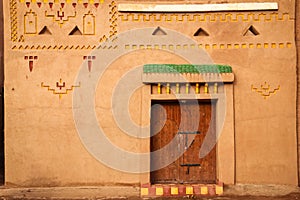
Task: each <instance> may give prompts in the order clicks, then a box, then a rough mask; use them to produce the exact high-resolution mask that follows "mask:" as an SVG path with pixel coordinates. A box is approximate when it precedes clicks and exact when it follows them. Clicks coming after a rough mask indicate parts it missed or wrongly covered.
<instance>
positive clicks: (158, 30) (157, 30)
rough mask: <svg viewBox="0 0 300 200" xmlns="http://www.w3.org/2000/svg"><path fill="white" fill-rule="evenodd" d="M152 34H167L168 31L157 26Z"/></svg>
mask: <svg viewBox="0 0 300 200" xmlns="http://www.w3.org/2000/svg"><path fill="white" fill-rule="evenodd" d="M152 35H167V33H166V32H165V31H164V30H163V29H162V28H160V27H157V28H156V29H155V30H154V31H153V33H152Z"/></svg>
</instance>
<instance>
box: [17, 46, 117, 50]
mask: <svg viewBox="0 0 300 200" xmlns="http://www.w3.org/2000/svg"><path fill="white" fill-rule="evenodd" d="M117 47H118V46H117V45H100V46H96V45H48V46H46V45H24V46H23V45H19V46H17V45H14V46H13V47H12V50H93V49H116V48H117Z"/></svg>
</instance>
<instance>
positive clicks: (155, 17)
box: [119, 13, 292, 22]
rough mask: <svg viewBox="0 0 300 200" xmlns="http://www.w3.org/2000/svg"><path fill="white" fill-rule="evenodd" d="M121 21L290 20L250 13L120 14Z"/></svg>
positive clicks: (283, 16)
mask: <svg viewBox="0 0 300 200" xmlns="http://www.w3.org/2000/svg"><path fill="white" fill-rule="evenodd" d="M119 17H120V19H121V21H123V22H126V21H133V22H150V21H156V22H161V21H165V22H183V21H187V22H250V21H255V22H272V21H290V20H292V19H291V17H290V15H289V14H286V13H283V14H280V13H267V14H265V13H259V14H256V13H250V14H241V13H238V14H231V13H226V14H220V13H208V14H142V13H138V14H135V13H129V14H120V15H119Z"/></svg>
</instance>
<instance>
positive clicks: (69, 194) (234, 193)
mask: <svg viewBox="0 0 300 200" xmlns="http://www.w3.org/2000/svg"><path fill="white" fill-rule="evenodd" d="M2 199H3V200H21V199H25V200H48V199H49V200H67V199H68V200H73V199H74V200H90V199H91V200H104V199H109V200H145V199H155V200H164V199H178V200H179V199H199V200H300V188H298V187H295V186H278V185H263V186H262V185H234V186H225V187H224V194H223V195H222V196H201V197H196V196H191V195H190V196H185V197H178V198H175V197H158V198H141V197H140V188H139V187H116V186H114V187H110V186H105V187H103V186H102V187H52V188H7V187H2V188H0V200H2Z"/></svg>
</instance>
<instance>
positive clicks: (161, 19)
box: [4, 0, 298, 186]
mask: <svg viewBox="0 0 300 200" xmlns="http://www.w3.org/2000/svg"><path fill="white" fill-rule="evenodd" d="M120 2H121V1H116V2H115V4H113V3H112V1H104V3H103V4H100V5H99V8H95V6H94V5H93V4H87V8H85V5H84V4H77V7H76V8H73V7H72V5H70V4H67V5H65V8H64V9H66V10H65V11H66V13H65V14H66V15H67V16H69V18H64V20H62V19H59V18H55V17H54V18H53V17H51V15H50V14H49V13H50V12H51V9H50V8H49V4H48V3H45V4H42V5H41V7H40V8H39V7H38V5H37V4H36V3H31V4H30V5H29V7H27V5H26V4H25V3H20V2H19V1H17V0H10V1H6V2H5V3H4V10H5V51H6V54H5V78H6V81H5V111H6V113H5V125H6V126H5V144H6V147H5V148H6V149H5V156H6V166H5V169H6V174H5V177H6V184H7V185H19V186H66V185H118V184H130V185H138V184H140V183H146V182H149V173H143V174H130V173H125V172H120V171H117V170H114V169H111V168H109V167H106V166H105V165H103V164H101V163H100V162H98V161H97V160H96V159H95V158H94V157H92V156H91V154H90V153H89V152H88V151H87V150H86V149H85V147H84V145H83V144H82V142H81V140H80V138H79V135H78V133H77V130H76V127H75V123H74V118H73V109H72V95H73V93H74V91H76V90H77V91H79V90H81V91H82V90H84V89H86V88H85V85H83V84H80V83H79V82H76V75H77V74H78V71H79V69H80V68H81V66H82V67H84V69H86V79H87V80H92V79H93V78H95V77H93V75H94V73H95V71H94V70H95V68H94V67H95V65H96V63H97V62H99V63H101V61H103V60H102V59H101V58H99V56H98V57H96V58H95V59H94V60H92V62H93V66H94V67H92V68H91V72H88V68H87V63H83V62H84V56H87V55H89V54H90V52H91V51H92V50H95V49H96V47H97V46H98V44H99V43H100V41H102V40H103V39H105V38H110V40H109V43H108V44H106V45H101V47H100V48H103V49H106V50H107V51H108V52H109V51H113V50H112V49H114V48H124V49H125V50H130V49H133V48H136V49H137V50H138V51H137V52H135V53H133V54H126V55H124V56H122V57H120V58H118V59H116V61H115V62H113V63H110V64H109V68H108V70H107V71H106V72H105V74H104V75H103V76H102V78H101V79H100V80H99V82H98V85H97V87H96V95H95V96H96V98H95V108H96V109H95V110H96V115H97V120H98V122H99V124H101V125H102V126H103V129H104V130H105V131H106V133H107V135H108V137H109V138H110V139H111V141H112V142H113V143H115V144H117V146H119V147H121V148H124V149H126V150H128V151H133V152H147V151H149V148H150V147H149V146H150V145H149V140H137V139H135V138H132V137H130V136H128V135H125V134H124V132H123V131H121V130H120V128H118V126H117V125H116V123H115V121H114V119H113V115H112V114H111V108H112V105H111V102H110V99H111V96H112V92H113V89H114V85H115V84H116V83H117V82H118V80H119V79H120V78H121V77H122V76H123V75H125V74H126V73H127V72H128V71H129V70H132V69H134V68H135V67H136V66H138V65H142V64H145V63H178V64H179V63H186V62H187V60H185V59H184V58H182V57H180V56H177V55H174V53H172V52H173V50H172V49H174V48H181V49H186V52H189V49H193V48H200V49H201V48H203V50H205V52H207V53H208V55H209V57H210V58H211V59H212V60H213V62H215V63H220V64H228V65H231V66H232V68H233V72H234V75H235V80H234V83H233V85H231V86H230V87H229V88H230V89H228V92H229V93H228V95H229V94H231V95H232V96H231V97H228V99H230V102H232V105H228V106H227V107H228V109H229V111H228V116H227V117H226V120H225V121H226V122H225V126H224V134H223V135H226V136H228V137H226V138H224V137H222V136H221V139H220V142H219V143H221V145H220V144H218V145H220V149H222V150H223V151H219V152H218V154H219V156H220V161H221V162H222V163H221V164H220V166H219V167H220V168H221V169H223V171H222V170H221V172H220V173H221V174H220V175H219V177H221V178H222V179H223V181H224V182H225V183H226V184H233V183H255V184H270V183H271V184H289V185H297V184H298V180H297V169H298V168H297V135H296V97H297V93H296V83H297V80H296V45H295V40H294V38H295V33H294V31H295V29H294V22H295V21H294V19H295V7H294V5H295V4H294V1H292V2H290V1H286V0H281V1H279V11H251V12H231V13H230V12H224V13H199V14H195V13H189V14H187V15H185V14H182V13H180V14H176V15H172V14H168V15H165V14H163V13H162V14H159V13H156V14H155V16H154V15H150V14H145V15H143V14H138V13H118V12H117V11H116V9H117V8H116V7H115V5H117V4H118V3H120ZM123 2H129V1H123ZM145 2H146V1H145ZM159 2H161V1H159ZM166 2H170V1H166ZM178 2H181V3H183V2H187V1H172V3H178ZM214 2H217V1H214ZM229 2H234V1H229ZM246 2H251V1H250V0H249V1H248V0H247V1H246ZM260 2H263V1H260ZM201 3H203V1H201ZM207 3H208V2H207ZM53 9H54V10H55V11H56V10H60V4H54V8H53ZM74 9H76V11H77V12H76V13H74ZM45 10H47V11H48V15H47V14H46V13H45ZM88 11H91V12H90V13H89V12H88ZM32 12H34V13H32ZM91 13H92V14H93V16H94V17H95V20H96V23H95V24H96V28H95V29H94V30H95V33H91V32H93V29H91V30H90V31H91V32H89V31H86V32H85V30H84V28H83V22H84V21H83V19H84V18H83V17H84V16H87V15H89V14H91ZM26 14H27V15H30V16H31V17H33V21H32V20H31V22H28V24H27V25H26V26H27V27H26V26H24V16H25V15H26ZM35 14H36V15H35ZM35 16H37V17H36V18H35ZM35 19H36V20H37V25H36V26H31V25H30V24H32V23H34V20H35ZM147 19H149V20H147ZM251 25H252V26H253V27H254V28H255V29H256V30H257V31H258V32H259V35H257V36H244V33H245V31H246V30H247V28H249V27H250V26H251ZM44 26H47V28H48V29H49V30H50V32H51V34H52V35H47V34H46V35H39V34H38V33H39V31H40V30H42V29H43V27H44ZM75 26H77V27H78V29H79V30H80V31H81V33H79V32H78V34H81V35H72V36H69V35H68V34H69V33H70V32H71V31H72V29H73V28H74V27H75ZM157 26H160V27H161V28H162V29H165V30H168V29H173V30H175V31H177V32H179V33H181V34H183V35H187V36H189V37H191V38H192V39H194V40H195V42H196V43H197V45H194V44H190V43H189V41H174V42H173V43H172V44H170V43H164V42H161V43H159V44H152V43H151V41H150V42H148V43H147V42H144V43H139V42H137V43H135V40H134V39H132V40H130V41H128V43H126V44H124V45H123V44H122V45H123V46H121V45H119V46H117V44H118V43H117V42H114V40H113V38H115V36H117V35H118V33H122V32H123V31H126V30H132V29H134V28H145V27H153V30H154V29H155V28H156V27H157ZM200 27H201V28H203V29H204V30H206V31H207V32H208V33H209V36H207V37H194V36H193V35H194V33H195V32H196V30H198V29H199V28H200ZM166 32H168V31H166ZM149 34H152V32H149ZM104 35H105V37H104ZM110 36H111V37H110ZM158 37H159V36H158ZM116 41H117V40H116ZM137 41H139V40H137ZM155 45H156V46H155ZM156 48H158V50H152V49H156ZM26 56H27V57H26ZM30 56H32V57H30ZM35 56H37V57H35ZM29 61H33V68H32V70H31V71H30V67H29ZM82 63H83V64H82ZM60 79H62V80H61V81H60ZM63 82H65V83H66V87H63V88H64V89H65V88H72V86H76V87H75V88H73V89H71V90H70V91H68V93H66V94H61V95H59V94H57V93H56V92H60V87H59V86H57V84H58V85H60V84H62V83H63ZM47 86H49V87H50V88H52V89H53V88H54V89H55V91H53V90H51V89H50V88H49V87H47ZM77 86H78V87H77ZM232 86H233V90H232ZM263 88H267V89H265V90H266V91H265V92H262V90H264V89H263ZM230 91H231V92H230ZM119 92H122V91H119ZM262 94H266V96H263V95H262ZM82 98H85V97H82ZM150 100H151V95H150V94H149V85H145V86H143V87H142V88H141V89H140V90H137V91H136V92H135V93H134V96H133V97H132V99H131V101H130V104H129V108H130V111H131V116H132V118H133V120H134V121H135V122H136V123H137V124H139V125H141V124H142V125H147V124H148V123H149V113H148V112H149V105H150ZM75 108H76V107H75ZM139 108H141V109H139ZM147 116H148V117H147ZM227 140H229V141H227ZM225 143H227V145H226V144H225ZM224 144H225V145H224ZM228 144H230V145H228ZM232 149H235V152H233V151H232ZM226 155H228V156H230V161H227V162H228V165H226V162H225V161H226V159H225V157H226ZM131 164H132V165H136V164H137V165H142V164H143V163H131ZM226 168H229V169H228V170H229V171H230V173H229V174H230V175H225V174H224V172H226V170H225V169H226ZM219 170H220V169H219ZM222 173H223V174H222ZM221 181H222V180H221Z"/></svg>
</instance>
